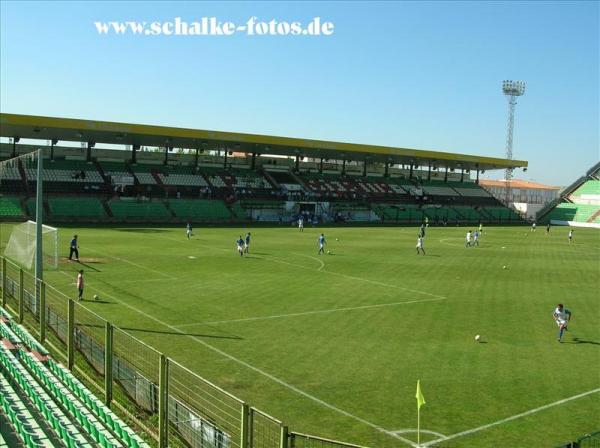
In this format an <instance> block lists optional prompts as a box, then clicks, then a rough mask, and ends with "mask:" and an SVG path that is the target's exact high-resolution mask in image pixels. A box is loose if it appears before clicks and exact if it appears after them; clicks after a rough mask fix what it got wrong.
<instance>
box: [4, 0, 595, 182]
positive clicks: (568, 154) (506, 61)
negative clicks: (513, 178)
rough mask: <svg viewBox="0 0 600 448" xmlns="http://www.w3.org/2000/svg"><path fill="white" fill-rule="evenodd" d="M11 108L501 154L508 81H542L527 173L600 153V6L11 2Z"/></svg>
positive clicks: (580, 165)
mask: <svg viewBox="0 0 600 448" xmlns="http://www.w3.org/2000/svg"><path fill="white" fill-rule="evenodd" d="M0 5H1V6H0V8H1V11H0V12H1V14H0V17H1V19H0V20H1V23H0V109H1V110H2V112H9V113H24V114H35V115H49V116H64V117H75V118H88V119H101V120H107V121H126V122H136V123H147V124H161V125H171V126H182V127H194V128H201V129H214V130H227V131H240V132H250V133H261V134H273V135H284V136H295V137H306V138H315V139H327V140H337V141H348V142H360V143H371V144H381V145H391V146H400V147H411V148H419V149H435V150H442V151H451V152H462V153H469V154H477V155H489V156H497V157H502V156H503V154H504V147H505V126H506V110H507V106H506V100H505V98H504V97H503V96H502V94H501V88H500V86H501V82H502V80H503V79H520V80H524V81H526V82H527V92H526V95H525V96H524V97H523V98H521V99H520V100H519V104H518V105H517V111H516V125H515V142H514V155H515V158H519V159H526V160H529V162H530V169H529V170H528V172H527V173H518V177H519V178H526V179H532V180H536V181H540V182H546V183H550V184H556V185H565V184H568V183H570V182H571V181H572V180H574V179H575V178H576V177H578V176H580V175H581V174H583V173H584V172H585V171H586V170H587V169H588V168H589V167H590V166H591V165H592V164H593V163H595V162H597V161H598V159H600V155H599V68H598V66H599V5H598V2H552V3H547V2H479V3H477V2H464V3H462V2H396V3H395V2H369V3H367V2H341V1H339V2H293V3H286V2H279V3H277V2H256V3H253V2H244V3H237V2H223V3H205V2H181V3H178V2H168V3H167V2H165V3H162V2H141V1H140V2H31V3H30V2H23V1H2V2H1V4H0ZM211 16H215V17H217V18H218V19H220V20H230V21H233V22H237V23H242V22H245V21H246V20H247V19H248V18H249V17H252V16H256V17H257V18H258V19H260V20H265V21H268V20H271V19H276V20H285V21H302V22H308V21H309V20H310V19H312V18H313V17H316V16H318V17H321V18H322V20H328V21H331V22H333V23H334V25H335V31H334V34H333V35H332V36H328V37H324V36H321V37H307V36H302V37H292V36H253V37H250V36H246V35H235V36H227V37H223V36H221V37H213V36H211V37H208V36H185V37H184V36H133V35H127V36H116V35H110V36H101V35H99V34H98V33H97V31H96V29H95V27H94V22H96V21H126V20H135V21H148V22H151V21H167V20H172V19H173V18H175V17H181V18H182V20H184V21H187V22H192V21H194V20H198V19H200V18H201V17H211Z"/></svg>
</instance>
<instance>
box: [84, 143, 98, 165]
mask: <svg viewBox="0 0 600 448" xmlns="http://www.w3.org/2000/svg"><path fill="white" fill-rule="evenodd" d="M94 146H96V142H92V141H90V142H87V150H86V154H85V161H86V162H87V163H90V162H91V161H92V148H93V147H94Z"/></svg>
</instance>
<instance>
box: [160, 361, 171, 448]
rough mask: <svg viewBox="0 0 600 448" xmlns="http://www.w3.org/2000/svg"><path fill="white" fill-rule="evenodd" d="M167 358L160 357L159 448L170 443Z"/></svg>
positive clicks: (163, 447)
mask: <svg viewBox="0 0 600 448" xmlns="http://www.w3.org/2000/svg"><path fill="white" fill-rule="evenodd" d="M168 370H169V367H168V362H167V357H166V356H165V355H163V354H161V355H160V374H159V377H158V447H159V448H166V447H167V445H168V442H169V415H168V412H169V405H168V400H169V379H168V378H169V375H168Z"/></svg>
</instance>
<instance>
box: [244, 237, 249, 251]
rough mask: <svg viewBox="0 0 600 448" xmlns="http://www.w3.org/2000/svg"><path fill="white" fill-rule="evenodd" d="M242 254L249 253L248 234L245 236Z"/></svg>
mask: <svg viewBox="0 0 600 448" xmlns="http://www.w3.org/2000/svg"><path fill="white" fill-rule="evenodd" d="M244 252H246V253H247V254H249V253H250V232H248V233H247V234H246V241H245V242H244Z"/></svg>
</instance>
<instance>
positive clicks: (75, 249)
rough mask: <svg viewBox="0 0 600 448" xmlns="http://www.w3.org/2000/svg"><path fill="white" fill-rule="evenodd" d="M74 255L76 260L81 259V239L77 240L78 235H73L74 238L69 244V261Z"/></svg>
mask: <svg viewBox="0 0 600 448" xmlns="http://www.w3.org/2000/svg"><path fill="white" fill-rule="evenodd" d="M73 255H75V261H79V241H78V240H77V235H73V239H72V240H71V244H70V245H69V261H71V259H72V258H73Z"/></svg>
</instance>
